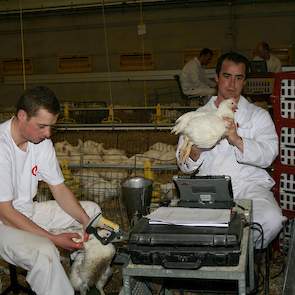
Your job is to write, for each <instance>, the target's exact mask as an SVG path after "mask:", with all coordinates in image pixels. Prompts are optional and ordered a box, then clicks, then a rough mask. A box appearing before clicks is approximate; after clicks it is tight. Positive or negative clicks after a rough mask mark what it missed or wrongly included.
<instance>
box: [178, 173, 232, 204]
mask: <svg viewBox="0 0 295 295" xmlns="http://www.w3.org/2000/svg"><path fill="white" fill-rule="evenodd" d="M173 181H174V183H175V186H176V188H177V190H178V194H179V199H180V200H179V202H178V204H177V206H179V207H192V208H216V209H221V208H222V209H227V208H232V207H233V204H234V202H233V191H232V184H231V178H230V176H226V175H217V176H187V175H185V176H173Z"/></svg>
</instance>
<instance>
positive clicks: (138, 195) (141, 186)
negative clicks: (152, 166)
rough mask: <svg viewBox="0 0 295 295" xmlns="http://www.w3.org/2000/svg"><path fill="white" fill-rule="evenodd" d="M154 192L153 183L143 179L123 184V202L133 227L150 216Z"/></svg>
mask: <svg viewBox="0 0 295 295" xmlns="http://www.w3.org/2000/svg"><path fill="white" fill-rule="evenodd" d="M152 191H153V182H152V181H151V180H149V179H146V178H143V177H138V176H136V177H132V178H129V179H127V180H126V181H125V182H124V183H123V184H122V202H123V204H124V206H125V207H126V210H127V216H128V219H129V222H130V224H131V225H134V223H136V222H137V221H138V220H139V219H140V218H141V217H142V216H143V215H146V214H148V213H149V212H148V209H149V206H150V203H151V198H152Z"/></svg>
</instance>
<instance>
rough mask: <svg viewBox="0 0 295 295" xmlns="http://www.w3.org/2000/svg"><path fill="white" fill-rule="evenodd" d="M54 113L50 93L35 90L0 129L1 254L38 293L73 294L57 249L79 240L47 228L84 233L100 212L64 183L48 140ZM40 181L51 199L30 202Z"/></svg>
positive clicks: (76, 246) (54, 100) (55, 103)
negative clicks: (23, 272)
mask: <svg viewBox="0 0 295 295" xmlns="http://www.w3.org/2000/svg"><path fill="white" fill-rule="evenodd" d="M59 112H60V105H59V102H58V100H57V98H56V96H55V94H54V93H53V92H52V91H51V90H50V89H48V88H47V87H35V88H32V89H29V90H27V91H25V92H24V94H23V95H22V96H21V98H20V99H19V101H18V103H17V107H16V114H15V116H14V117H12V118H11V119H10V120H8V121H6V122H4V123H2V124H1V125H0V163H1V165H0V179H1V182H0V236H1V239H0V256H1V257H2V258H3V259H4V260H6V261H7V262H9V263H12V264H14V265H17V266H20V267H22V268H24V269H26V270H27V278H26V279H27V281H28V283H29V284H30V286H31V288H32V289H33V291H35V292H36V293H37V294H38V295H65V294H67V295H71V294H74V290H73V287H72V286H71V283H70V281H69V279H68V277H67V275H66V273H65V271H64V269H63V267H62V265H61V263H60V259H59V258H60V257H59V252H58V250H57V248H56V246H57V247H60V248H63V249H67V250H76V249H80V248H81V247H82V246H83V243H82V242H74V241H73V239H74V238H81V237H80V236H79V235H78V234H76V233H70V232H66V233H61V234H53V233H51V232H50V230H51V229H65V228H67V227H70V226H81V227H82V226H83V228H84V229H85V227H86V225H87V224H88V222H89V220H90V218H89V217H93V216H94V215H96V214H98V213H99V212H100V208H99V206H98V205H97V204H95V203H93V202H86V201H85V202H81V204H80V203H79V202H78V201H77V200H76V198H75V197H74V195H73V193H72V192H71V191H70V190H69V189H68V188H67V186H66V185H65V184H64V178H63V175H62V172H61V170H60V167H59V164H58V161H57V159H56V155H55V151H54V147H53V144H52V141H51V140H50V139H49V137H50V133H51V128H52V126H53V125H54V124H55V123H56V121H57V118H58V115H59ZM40 180H42V181H45V182H46V183H48V185H49V188H50V190H51V193H52V195H53V197H54V199H55V201H48V202H41V203H38V202H33V198H34V197H35V195H36V193H37V189H38V181H40ZM84 238H85V239H87V235H85V237H84Z"/></svg>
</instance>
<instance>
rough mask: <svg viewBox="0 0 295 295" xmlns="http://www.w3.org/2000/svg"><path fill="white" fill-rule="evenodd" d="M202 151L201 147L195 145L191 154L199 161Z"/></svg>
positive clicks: (192, 157)
mask: <svg viewBox="0 0 295 295" xmlns="http://www.w3.org/2000/svg"><path fill="white" fill-rule="evenodd" d="M201 152H202V150H201V149H199V148H198V147H197V146H196V145H193V146H192V148H191V152H190V155H189V156H190V158H191V159H192V160H193V161H197V160H198V159H199V158H200V155H201Z"/></svg>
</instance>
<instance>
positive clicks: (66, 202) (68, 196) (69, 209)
mask: <svg viewBox="0 0 295 295" xmlns="http://www.w3.org/2000/svg"><path fill="white" fill-rule="evenodd" d="M49 188H50V190H51V192H52V195H53V197H54V199H55V200H56V201H57V203H58V204H59V206H60V207H61V208H62V209H63V210H64V211H65V212H66V213H68V214H69V215H71V216H72V217H73V218H74V219H75V220H77V221H78V222H79V223H81V224H82V225H83V227H84V229H85V227H86V225H87V224H88V222H89V220H90V218H89V216H88V215H87V213H86V212H85V211H84V209H83V208H82V206H81V205H80V203H79V202H78V200H77V199H76V197H75V196H74V194H73V193H72V192H71V190H70V189H69V188H68V187H67V186H66V185H65V184H64V183H61V184H58V185H49Z"/></svg>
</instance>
